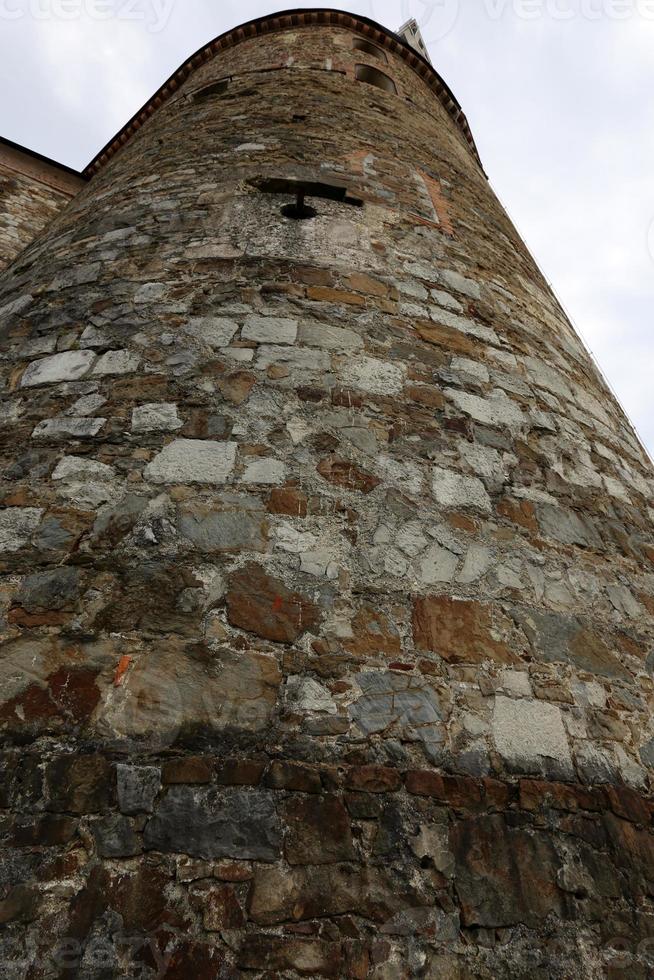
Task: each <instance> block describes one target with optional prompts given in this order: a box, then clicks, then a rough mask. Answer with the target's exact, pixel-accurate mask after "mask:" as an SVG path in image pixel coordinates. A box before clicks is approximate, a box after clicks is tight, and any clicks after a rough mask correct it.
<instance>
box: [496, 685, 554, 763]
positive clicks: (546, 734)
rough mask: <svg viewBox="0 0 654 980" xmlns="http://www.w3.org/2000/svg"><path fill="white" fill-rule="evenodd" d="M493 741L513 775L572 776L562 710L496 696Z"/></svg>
mask: <svg viewBox="0 0 654 980" xmlns="http://www.w3.org/2000/svg"><path fill="white" fill-rule="evenodd" d="M493 740H494V742H495V748H496V749H497V751H498V752H499V754H500V755H501V756H502V758H503V759H504V761H505V762H506V764H507V766H508V767H509V769H510V770H511V771H512V772H524V773H548V774H556V775H559V776H569V777H571V776H572V775H573V769H572V758H571V756H570V746H569V744H568V739H567V736H566V733H565V726H564V724H563V718H562V716H561V710H560V709H559V708H557V707H556V706H555V705H553V704H548V703H547V702H545V701H535V700H528V699H522V700H519V701H514V700H513V699H511V698H507V697H502V696H498V697H496V698H495V707H494V710H493Z"/></svg>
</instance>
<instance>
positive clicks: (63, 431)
mask: <svg viewBox="0 0 654 980" xmlns="http://www.w3.org/2000/svg"><path fill="white" fill-rule="evenodd" d="M106 421H107V420H106V419H87V418H59V419H44V421H43V422H39V424H38V425H37V426H36V428H35V429H34V431H33V432H32V438H33V439H54V440H57V439H63V438H66V437H69V438H71V439H92V438H93V437H94V436H97V434H98V432H100V430H101V429H102V428H103V426H104V424H105V422H106Z"/></svg>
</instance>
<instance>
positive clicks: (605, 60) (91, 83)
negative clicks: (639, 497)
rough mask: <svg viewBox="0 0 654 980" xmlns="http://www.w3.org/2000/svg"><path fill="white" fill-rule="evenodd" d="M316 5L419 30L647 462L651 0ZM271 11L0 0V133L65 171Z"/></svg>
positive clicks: (653, 306) (107, 0)
mask: <svg viewBox="0 0 654 980" xmlns="http://www.w3.org/2000/svg"><path fill="white" fill-rule="evenodd" d="M286 3H287V4H288V0H286ZM288 5H289V6H290V5H291V4H288ZM330 5H331V6H333V7H340V8H342V9H346V10H350V11H352V12H354V13H361V14H365V15H366V16H368V17H371V18H373V19H374V20H377V21H379V22H380V23H381V24H383V25H384V26H386V27H388V28H390V29H397V28H398V27H399V26H400V25H401V24H402V23H403V22H404V21H405V20H408V18H409V17H415V18H416V20H417V21H418V22H419V24H420V25H421V29H422V33H423V36H424V38H425V41H426V43H427V46H428V49H429V52H430V55H431V59H432V61H433V63H434V67H435V68H436V70H437V71H438V72H439V73H440V74H441V75H442V76H443V78H444V79H445V81H446V82H447V83H448V84H449V85H450V87H451V88H452V90H453V91H454V94H455V95H456V97H457V98H458V100H459V102H460V103H461V105H462V106H463V109H464V111H465V112H466V115H467V116H468V120H469V122H470V125H471V127H472V131H473V133H474V136H475V139H476V142H477V146H478V148H479V151H480V154H481V158H482V160H483V163H484V166H485V169H486V172H487V173H488V175H489V177H490V180H491V184H492V186H493V188H494V190H495V192H496V193H497V194H498V195H499V197H500V200H501V201H502V203H503V204H504V206H505V207H506V209H507V211H508V213H509V215H510V216H511V218H512V219H513V221H514V222H515V224H516V226H517V228H518V230H519V232H520V233H521V235H522V237H523V238H524V239H525V241H526V243H527V245H528V246H529V248H530V249H531V251H532V254H533V255H534V257H535V258H536V260H537V262H538V263H539V265H540V267H541V269H542V270H543V272H544V274H545V275H546V276H547V278H548V280H549V281H550V282H551V283H552V284H553V286H554V289H555V291H556V293H557V295H558V297H559V299H560V300H561V302H562V303H563V305H564V307H565V309H566V310H567V312H568V315H569V316H570V318H571V319H572V321H573V323H574V325H575V327H576V329H577V330H578V332H579V333H580V334H581V336H582V337H583V339H584V340H585V342H586V344H587V345H588V346H589V348H590V349H591V351H592V352H593V353H594V355H595V357H596V359H597V361H598V363H599V365H600V367H601V369H602V370H603V372H604V374H605V376H606V377H607V379H608V380H609V382H610V384H611V385H612V387H613V389H614V391H615V392H616V394H617V395H618V398H619V399H620V401H621V402H622V404H623V406H624V407H625V409H626V411H627V413H628V414H629V416H630V418H631V420H632V422H633V423H634V425H635V427H636V429H637V431H638V433H639V434H640V436H641V439H642V440H643V442H644V443H645V445H646V446H647V447H648V449H649V451H650V454H652V455H654V377H653V375H652V367H653V365H654V332H653V331H652V329H651V322H652V318H653V316H654V302H653V301H654V99H653V98H652V92H654V56H653V52H654V0H360V2H358V0H348V2H347V3H343V4H342V3H339V2H338V0H331V4H330ZM305 6H309V5H305ZM314 6H315V4H314ZM280 8H282V9H283V8H284V0H278V2H277V3H268V2H264V0H240V2H239V3H238V4H236V3H233V2H231V0H213V2H211V0H0V93H1V95H0V135H2V136H4V137H6V138H8V139H11V140H14V141H15V142H17V143H21V144H23V145H25V146H28V147H30V148H31V149H34V150H37V151H38V152H40V153H43V154H45V155H46V156H49V157H52V158H54V159H56V160H59V161H60V162H61V163H65V164H68V165H69V166H72V167H75V168H79V169H81V168H83V167H84V166H85V165H86V164H87V163H88V162H89V161H90V160H91V159H92V157H93V156H94V155H95V154H96V152H97V151H98V150H99V149H100V147H102V146H103V145H104V144H105V143H106V142H107V141H108V140H109V139H110V137H111V136H113V135H114V134H115V133H116V132H117V131H118V130H119V129H120V128H121V126H122V125H123V124H124V123H125V122H126V121H127V119H129V118H130V116H131V115H132V114H133V113H134V112H135V111H136V110H137V109H138V108H140V106H141V105H142V104H143V103H144V102H145V101H146V100H147V99H148V98H149V96H150V95H152V93H153V92H154V91H155V90H156V89H157V88H158V87H159V85H160V84H161V83H162V82H163V81H164V80H165V79H166V78H167V77H168V76H169V75H170V74H171V73H172V72H173V71H174V70H175V69H176V68H177V67H178V66H179V65H180V64H182V62H184V61H185V60H186V58H187V57H188V56H189V55H190V54H192V53H193V52H194V51H195V50H196V49H197V48H199V47H201V46H202V45H203V44H205V43H206V42H207V41H208V40H210V39H211V38H213V37H215V36H216V35H218V34H222V33H223V32H224V31H226V30H229V29H230V28H231V27H234V26H236V25H237V24H239V23H242V22H244V21H246V20H250V19H252V18H254V17H260V16H262V15H264V14H267V13H272V12H273V11H275V10H278V9H280Z"/></svg>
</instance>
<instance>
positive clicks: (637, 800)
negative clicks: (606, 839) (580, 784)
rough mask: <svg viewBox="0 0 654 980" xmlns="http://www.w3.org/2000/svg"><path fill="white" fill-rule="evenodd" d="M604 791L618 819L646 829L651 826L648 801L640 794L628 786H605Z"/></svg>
mask: <svg viewBox="0 0 654 980" xmlns="http://www.w3.org/2000/svg"><path fill="white" fill-rule="evenodd" d="M603 789H604V792H605V793H606V797H607V799H608V802H609V806H610V808H611V810H612V811H613V813H615V814H616V815H617V816H618V817H623V818H624V819H625V820H630V821H631V822H632V823H638V824H642V825H643V826H645V827H648V826H649V825H650V810H649V805H648V801H647V800H645V799H643V797H642V796H641V795H640V794H639V793H637V792H636V791H635V790H633V789H630V788H629V787H628V786H605V787H603Z"/></svg>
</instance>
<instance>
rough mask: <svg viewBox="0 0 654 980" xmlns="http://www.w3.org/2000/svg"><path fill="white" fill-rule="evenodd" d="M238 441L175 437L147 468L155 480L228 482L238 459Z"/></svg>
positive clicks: (149, 477) (169, 481) (146, 476)
mask: <svg viewBox="0 0 654 980" xmlns="http://www.w3.org/2000/svg"><path fill="white" fill-rule="evenodd" d="M236 449H237V444H236V443H235V442H212V441H211V440H209V439H206V440H205V439H175V440H174V441H173V442H171V443H170V445H168V446H166V447H165V449H163V450H162V451H161V452H160V453H159V454H158V456H155V458H154V459H153V460H152V462H151V463H150V464H149V466H146V468H145V474H144V475H145V478H146V480H150V481H151V482H152V483H226V482H227V481H228V480H229V477H230V475H231V473H232V471H233V469H234V464H235V462H236Z"/></svg>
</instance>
